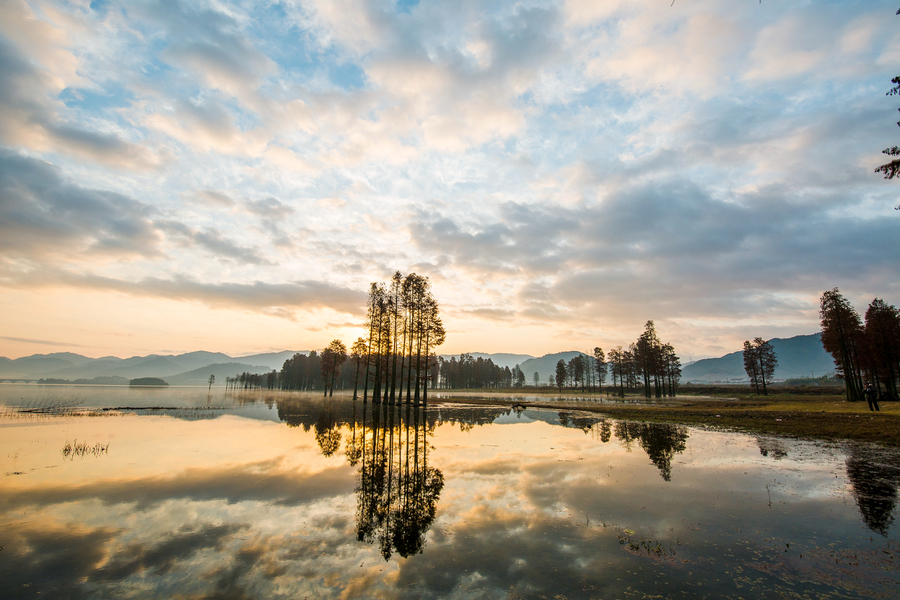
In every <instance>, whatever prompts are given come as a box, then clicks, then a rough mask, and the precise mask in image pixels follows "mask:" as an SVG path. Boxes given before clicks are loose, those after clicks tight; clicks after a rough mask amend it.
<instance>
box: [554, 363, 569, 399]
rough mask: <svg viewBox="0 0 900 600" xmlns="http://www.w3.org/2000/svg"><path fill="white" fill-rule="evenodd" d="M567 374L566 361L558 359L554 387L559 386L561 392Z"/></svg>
mask: <svg viewBox="0 0 900 600" xmlns="http://www.w3.org/2000/svg"><path fill="white" fill-rule="evenodd" d="M567 374H568V371H567V369H566V361H564V360H563V359H559V362H557V363H556V387H558V388H559V392H560V393H562V389H563V386H564V385H565V384H566V375H567Z"/></svg>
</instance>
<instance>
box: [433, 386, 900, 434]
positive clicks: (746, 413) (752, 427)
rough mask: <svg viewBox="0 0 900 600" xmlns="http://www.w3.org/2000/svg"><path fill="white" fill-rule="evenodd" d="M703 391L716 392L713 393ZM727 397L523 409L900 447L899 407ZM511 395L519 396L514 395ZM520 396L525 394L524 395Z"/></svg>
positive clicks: (558, 398) (551, 401) (808, 396)
mask: <svg viewBox="0 0 900 600" xmlns="http://www.w3.org/2000/svg"><path fill="white" fill-rule="evenodd" d="M682 391H684V390H682ZM690 391H691V392H694V390H690ZM703 391H708V392H713V390H711V389H708V388H707V389H705V390H703ZM715 391H716V392H718V391H719V390H715ZM726 391H728V392H732V393H731V395H730V396H719V395H716V394H715V393H712V394H708V395H700V394H697V395H688V394H684V395H680V396H678V397H676V398H674V399H671V398H670V399H663V400H662V401H660V402H659V403H653V404H636V403H634V402H633V401H637V400H641V398H640V397H636V396H626V397H625V398H624V402H622V403H606V402H604V403H602V404H601V403H599V402H597V401H596V400H598V399H601V398H603V399H605V395H603V396H602V397H601V396H594V397H593V400H592V399H591V397H590V396H587V395H582V394H578V395H574V394H568V393H563V394H562V395H559V394H551V393H547V394H533V395H534V396H537V398H536V399H531V400H529V401H526V402H522V404H525V405H526V406H529V407H538V408H550V409H556V410H558V409H561V408H568V409H574V410H585V411H589V412H597V413H603V414H605V415H609V416H610V417H613V418H617V419H629V420H638V421H653V422H675V423H683V424H687V425H701V426H709V427H716V428H723V429H734V430H740V431H748V432H754V433H764V434H775V435H786V436H792V437H797V438H804V439H814V440H853V441H861V442H877V443H881V444H885V445H889V446H897V447H900V403H898V402H883V403H882V404H881V411H880V412H870V411H869V409H868V405H867V404H866V403H865V402H847V401H846V400H845V399H844V394H843V391H842V390H832V392H831V393H821V391H820V390H815V393H803V391H802V390H800V391H798V390H781V391H776V393H774V394H773V395H770V396H754V395H752V394H750V393H741V392H743V391H744V390H740V389H734V390H726ZM510 392H511V393H516V392H514V391H512V390H510ZM517 392H518V393H522V392H521V390H517ZM735 392H738V393H735ZM835 392H837V393H835ZM544 397H546V400H544V399H543V398H544ZM449 400H450V401H459V402H466V403H478V404H494V405H497V404H501V405H508V406H511V405H514V404H516V403H517V401H516V400H515V399H503V398H500V397H497V398H472V397H464V396H460V397H459V398H450V399H449ZM442 401H443V400H442Z"/></svg>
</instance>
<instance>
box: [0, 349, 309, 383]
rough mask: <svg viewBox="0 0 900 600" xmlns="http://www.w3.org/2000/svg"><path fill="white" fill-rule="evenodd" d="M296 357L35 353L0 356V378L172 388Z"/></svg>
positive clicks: (276, 364) (261, 370) (272, 354)
mask: <svg viewBox="0 0 900 600" xmlns="http://www.w3.org/2000/svg"><path fill="white" fill-rule="evenodd" d="M294 354H296V351H293V350H285V351H282V352H270V353H265V354H252V355H250V356H241V357H237V358H235V357H231V356H228V355H227V354H222V353H221V352H203V351H200V352H188V353H186V354H178V355H164V356H163V355H158V354H151V355H149V356H132V357H131V358H118V357H115V356H104V357H102V358H88V357H87V356H82V355H80V354H73V353H71V352H54V353H52V354H35V355H32V356H24V357H22V358H17V359H14V360H10V359H8V358H4V357H0V378H3V379H26V380H34V379H64V380H69V381H74V380H76V379H86V380H90V379H94V378H97V377H119V378H125V379H134V378H137V377H161V378H163V379H165V380H166V381H167V382H169V383H171V384H176V385H192V384H196V385H201V384H204V383H205V382H206V381H208V380H209V376H210V375H215V376H216V381H217V382H218V383H220V384H224V383H225V378H226V377H232V376H234V375H235V374H238V373H243V372H245V371H246V372H248V373H267V372H269V371H272V370H273V369H274V370H276V371H280V370H281V367H282V365H284V361H285V360H287V359H288V358H290V357H292V356H293V355H294Z"/></svg>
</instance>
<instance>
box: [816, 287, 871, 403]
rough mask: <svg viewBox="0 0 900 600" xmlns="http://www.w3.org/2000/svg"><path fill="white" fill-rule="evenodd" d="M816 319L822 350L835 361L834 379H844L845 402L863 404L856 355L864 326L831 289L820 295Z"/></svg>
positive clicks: (859, 371) (845, 302)
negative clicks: (835, 376)
mask: <svg viewBox="0 0 900 600" xmlns="http://www.w3.org/2000/svg"><path fill="white" fill-rule="evenodd" d="M819 317H820V318H821V320H822V346H823V347H824V348H825V351H826V352H828V353H829V354H831V356H832V358H833V359H834V366H835V371H836V373H837V375H838V376H839V377H843V379H844V385H845V387H846V393H847V400H849V401H850V402H856V401H859V400H862V399H863V382H862V372H861V369H860V364H859V351H860V340H861V339H862V336H863V325H862V321H861V319H860V318H859V313H858V312H856V309H855V308H853V305H851V304H850V302H849V301H848V300H847V299H846V298H844V296H842V295H841V293H840V292H839V291H838V289H837V288H834V289H832V290H829V291H827V292H825V293H823V294H822V298H821V299H820V300H819Z"/></svg>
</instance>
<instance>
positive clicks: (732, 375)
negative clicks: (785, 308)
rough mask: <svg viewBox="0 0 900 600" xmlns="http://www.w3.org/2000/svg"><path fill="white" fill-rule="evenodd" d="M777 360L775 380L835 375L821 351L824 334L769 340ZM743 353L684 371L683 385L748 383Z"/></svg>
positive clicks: (708, 360) (706, 361) (831, 362)
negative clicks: (694, 383) (746, 381)
mask: <svg viewBox="0 0 900 600" xmlns="http://www.w3.org/2000/svg"><path fill="white" fill-rule="evenodd" d="M769 343H770V344H771V345H772V348H773V349H774V350H775V354H776V355H777V356H778V367H777V368H776V369H775V379H790V378H795V377H820V376H822V375H825V374H828V373H833V372H834V360H832V358H831V355H830V354H828V353H827V352H825V348H823V347H822V334H821V333H814V334H811V335H798V336H794V337H792V338H786V339H782V338H774V339H771V340H769ZM746 378H747V373H746V371H744V354H743V351H741V350H739V351H737V352H732V353H730V354H726V355H725V356H722V357H719V358H704V359H702V360H698V361H695V362H693V363H691V364H690V365H688V366H686V367H684V369H682V371H681V381H682V382H688V381H702V382H708V381H729V380H732V379H746Z"/></svg>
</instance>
